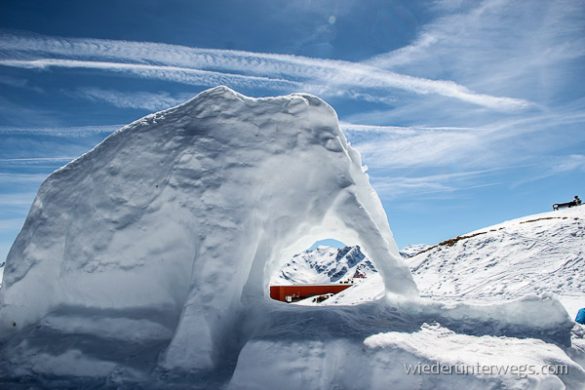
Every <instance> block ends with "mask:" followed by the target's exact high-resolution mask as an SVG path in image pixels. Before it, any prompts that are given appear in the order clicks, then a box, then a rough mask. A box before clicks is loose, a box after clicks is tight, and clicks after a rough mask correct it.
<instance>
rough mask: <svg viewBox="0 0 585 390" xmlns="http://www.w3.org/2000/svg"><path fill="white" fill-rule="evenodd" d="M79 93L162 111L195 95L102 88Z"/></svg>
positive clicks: (120, 105) (130, 106)
mask: <svg viewBox="0 0 585 390" xmlns="http://www.w3.org/2000/svg"><path fill="white" fill-rule="evenodd" d="M76 94H77V95H79V96H82V97H84V98H86V99H89V100H94V101H103V102H106V103H109V104H112V105H114V106H116V107H120V108H139V109H145V110H148V111H160V110H164V109H167V108H169V107H173V106H176V105H178V104H180V103H183V102H185V101H186V100H188V99H189V98H191V97H193V96H192V95H191V94H179V95H176V96H173V95H171V94H169V93H168V92H164V91H161V92H157V93H153V92H144V91H141V92H120V91H115V90H107V89H101V88H84V89H80V90H78V91H77V92H76Z"/></svg>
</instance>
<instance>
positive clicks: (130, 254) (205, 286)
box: [0, 87, 417, 371]
mask: <svg viewBox="0 0 585 390" xmlns="http://www.w3.org/2000/svg"><path fill="white" fill-rule="evenodd" d="M331 235H334V236H335V237H338V238H339V239H341V240H344V241H345V242H360V243H361V244H362V249H363V251H364V253H367V255H368V257H369V258H371V259H372V260H373V261H375V262H376V264H377V265H378V271H379V273H380V274H381V275H382V278H383V280H384V283H385V286H386V288H387V290H388V292H391V293H393V294H395V295H397V296H402V295H405V296H414V295H416V294H417V288H416V286H415V284H414V282H413V280H412V277H411V275H410V272H409V270H408V268H406V267H405V266H404V265H403V263H402V259H401V257H400V255H399V254H398V250H397V248H396V245H395V243H394V239H393V236H392V233H391V231H390V228H389V226H388V222H387V217H386V214H385V212H384V210H383V208H382V205H381V202H380V200H379V198H378V196H377V195H376V193H375V192H374V191H373V189H372V187H371V186H370V184H369V181H368V177H367V175H366V174H365V173H364V172H363V169H362V164H361V159H360V156H359V154H358V153H357V152H356V151H355V150H353V149H352V148H351V147H350V146H349V145H348V143H347V141H346V139H345V137H344V135H343V134H342V132H341V131H340V130H339V127H338V121H337V116H336V114H335V112H334V110H333V109H332V108H331V107H330V106H329V105H327V104H326V103H325V102H323V101H322V100H320V99H319V98H317V97H314V96H311V95H306V94H294V95H290V96H284V97H275V98H262V99H254V98H249V97H245V96H243V95H240V94H238V93H236V92H234V91H232V90H230V89H228V88H226V87H217V88H214V89H211V90H208V91H205V92H203V93H201V94H199V95H198V96H196V97H195V98H193V99H192V100H190V101H188V102H186V103H184V104H182V105H180V106H178V107H175V108H171V109H169V110H166V111H162V112H159V113H156V114H152V115H149V116H147V117H144V118H142V119H140V120H138V121H136V122H134V123H132V124H130V125H129V126H127V127H125V128H123V129H121V130H119V131H117V132H116V133H114V134H113V135H111V136H110V137H108V138H107V139H106V140H105V141H104V142H103V143H101V144H100V145H98V146H97V147H96V148H94V149H93V150H91V151H90V152H88V153H87V154H85V155H83V156H81V157H80V158H78V159H77V160H75V161H73V162H72V163H70V164H68V165H67V166H65V167H64V168H62V169H60V170H58V171H56V172H55V173H53V174H52V175H51V176H50V177H49V178H48V179H47V180H46V181H45V182H44V183H43V184H42V185H41V188H40V189H39V192H38V194H37V196H36V198H35V200H34V203H33V205H32V207H31V210H30V212H29V215H28V217H27V219H26V221H25V224H24V227H23V228H22V231H21V232H20V234H19V235H18V237H17V239H16V241H15V243H14V245H13V247H12V248H11V250H10V252H9V254H8V257H7V261H6V269H5V273H4V282H3V286H2V289H1V291H0V302H1V305H2V307H1V311H0V321H1V323H2V328H1V333H2V336H3V337H4V338H5V337H6V336H7V335H8V334H10V332H12V331H16V330H18V329H23V328H25V327H27V326H28V325H31V324H34V323H37V322H38V321H39V320H41V319H42V318H43V317H45V316H46V315H47V314H48V313H55V312H59V313H60V314H59V317H68V316H69V317H68V318H70V319H71V323H77V321H76V318H79V316H80V315H81V316H86V317H91V318H93V317H100V316H102V317H105V318H106V319H104V321H107V322H106V323H110V324H111V323H113V322H116V323H117V324H118V325H117V326H119V327H124V324H126V323H127V321H128V320H129V319H128V318H125V317H131V318H130V319H135V318H134V317H139V319H141V320H145V321H135V322H133V324H134V325H133V326H134V328H135V330H136V334H142V335H144V337H145V340H146V341H149V342H150V341H152V340H151V339H150V335H151V334H152V329H153V326H154V325H153V322H154V323H161V326H164V327H166V328H167V329H168V330H167V331H166V332H168V334H169V335H171V336H170V337H169V339H168V340H167V342H168V347H167V348H166V350H165V352H164V354H163V358H162V359H161V366H163V367H165V368H168V369H184V370H189V371H192V370H195V371H197V370H208V369H212V368H213V367H215V366H216V363H218V362H221V361H222V359H223V358H222V351H224V350H225V349H226V348H227V347H226V345H227V344H230V343H231V340H229V337H226V334H230V333H231V330H232V329H233V327H235V326H237V325H238V319H237V316H238V313H240V312H242V311H246V310H247V309H246V308H247V307H250V306H255V307H256V306H262V305H265V304H267V302H268V301H269V298H268V283H269V279H270V276H271V275H273V274H274V273H275V272H276V270H278V269H280V267H281V266H282V265H283V264H282V262H283V259H286V258H289V257H290V256H292V254H294V253H298V252H300V251H301V250H303V249H304V248H306V247H308V246H309V245H310V244H311V243H313V242H315V241H318V240H322V239H325V238H328V237H329V236H331ZM80 313H81V314H80ZM84 313H85V314H84ZM88 313H89V314H88ZM128 313H134V314H132V315H130V314H128ZM52 315H54V314H52ZM163 315H164V316H163ZM161 316H163V317H162V319H161ZM108 321H109V322H108ZM65 323H67V321H66V320H63V319H61V320H57V319H51V320H50V321H49V322H47V324H50V325H51V327H54V326H59V325H60V324H65ZM76 326H78V327H77V328H76V329H82V332H90V333H93V334H94V336H96V337H102V336H103V337H104V338H108V337H110V335H109V332H111V330H110V331H108V330H105V329H103V328H99V327H95V326H94V327H91V326H88V325H87V324H85V322H84V323H83V324H82V323H80V324H78V325H76ZM67 327H68V328H70V327H71V325H67ZM100 329H102V330H100ZM163 334H165V332H163ZM155 339H156V340H155V341H157V342H158V341H160V340H159V339H160V337H156V338H155ZM70 356H71V355H67V358H69V357H70Z"/></svg>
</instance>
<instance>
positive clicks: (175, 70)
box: [0, 34, 531, 110]
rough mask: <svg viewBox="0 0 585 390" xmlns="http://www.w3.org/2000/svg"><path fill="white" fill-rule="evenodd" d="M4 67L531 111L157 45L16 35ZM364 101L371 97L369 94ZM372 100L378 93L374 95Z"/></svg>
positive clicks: (326, 69)
mask: <svg viewBox="0 0 585 390" xmlns="http://www.w3.org/2000/svg"><path fill="white" fill-rule="evenodd" d="M0 53H1V54H2V59H0V65H3V66H11V67H19V68H35V69H47V68H50V67H64V68H87V69H100V70H104V71H113V72H125V73H129V74H133V75H136V76H138V77H146V78H156V79H163V80H169V81H176V82H181V83H187V84H198V85H217V84H227V85H234V84H236V85H239V86H246V85H247V86H250V87H252V86H253V87H256V88H270V89H284V90H286V89H291V90H294V89H297V88H299V87H302V88H303V89H304V90H308V91H309V92H314V93H319V94H328V93H332V94H333V93H339V92H338V88H339V87H344V88H345V89H348V90H351V89H353V90H355V91H357V92H353V94H354V95H353V96H354V97H356V96H357V97H359V91H363V90H364V89H377V90H379V91H380V92H382V93H379V94H376V95H378V96H380V99H381V100H382V101H385V99H387V97H385V96H384V93H383V91H386V95H387V94H388V91H392V90H402V91H408V92H411V93H415V94H434V95H439V96H443V97H449V98H453V99H456V100H459V101H463V102H467V103H471V104H474V105H478V106H481V107H486V108H490V109H496V110H518V109H524V108H526V107H529V106H530V105H531V103H530V102H529V101H527V100H525V99H519V98H510V97H505V96H492V95H489V94H485V93H480V92H477V91H473V90H471V89H469V88H467V87H465V86H464V85H461V84H458V83H456V82H453V81H449V80H436V79H428V78H424V77H414V76H410V75H406V74H401V73H396V72H393V71H389V70H385V69H382V68H379V67H375V66H372V65H370V64H365V63H356V62H348V61H340V60H326V59H318V58H310V57H302V56H294V55H283V54H272V53H254V52H246V51H232V50H219V49H201V48H190V47H185V46H178V45H168V44H159V43H151V42H128V41H114V40H100V39H73V38H57V37H46V36H36V35H27V36H20V35H14V34H3V35H1V36H0ZM364 95H365V94H364ZM368 96H370V98H371V97H372V96H375V95H372V94H368Z"/></svg>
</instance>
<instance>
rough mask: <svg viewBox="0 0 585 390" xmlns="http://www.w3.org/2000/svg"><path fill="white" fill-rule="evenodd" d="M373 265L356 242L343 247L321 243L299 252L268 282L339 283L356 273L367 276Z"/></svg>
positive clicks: (278, 283)
mask: <svg viewBox="0 0 585 390" xmlns="http://www.w3.org/2000/svg"><path fill="white" fill-rule="evenodd" d="M377 272H378V271H377V270H376V267H375V266H374V264H372V262H371V261H370V260H369V259H367V258H366V256H365V255H364V254H363V253H362V251H361V248H360V247H359V245H357V246H346V247H344V248H339V249H338V248H331V247H325V246H320V247H318V248H315V249H313V250H307V251H304V252H302V253H298V254H296V255H294V256H293V258H292V259H291V260H289V261H288V262H287V263H286V264H285V265H284V266H283V267H282V269H281V270H280V271H279V272H278V273H277V274H276V275H274V276H273V277H272V279H271V280H270V284H272V285H287V284H329V283H342V282H345V281H347V280H349V279H351V278H353V277H355V276H356V274H361V275H363V276H364V277H368V276H370V275H373V274H375V273H377Z"/></svg>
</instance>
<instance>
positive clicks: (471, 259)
mask: <svg viewBox="0 0 585 390" xmlns="http://www.w3.org/2000/svg"><path fill="white" fill-rule="evenodd" d="M419 248H422V251H421V252H419V253H418V254H414V255H413V254H412V253H411V252H412V251H409V254H410V256H408V257H407V256H404V258H405V261H406V262H407V264H408V266H409V267H410V269H411V272H412V274H413V277H414V279H415V281H416V283H417V285H418V287H419V289H420V292H421V295H422V296H426V297H431V298H433V299H435V300H482V301H493V300H510V299H515V298H518V297H521V296H523V295H527V294H534V293H536V294H541V293H553V294H556V295H557V296H558V298H559V299H560V301H561V302H562V303H563V305H564V306H565V308H566V309H567V311H568V312H569V315H570V316H571V317H572V318H574V316H575V314H576V312H577V309H578V308H579V307H585V206H581V207H576V208H571V209H565V210H560V211H554V212H547V213H542V214H536V215H530V216H526V217H522V218H518V219H514V220H511V221H506V222H502V223H500V224H497V225H494V226H489V227H486V228H483V229H479V230H476V231H473V232H470V233H468V234H465V235H462V236H458V237H455V238H452V239H449V240H446V241H444V242H442V243H439V244H437V245H433V246H419ZM383 290H384V286H383V284H382V281H381V280H379V279H376V278H370V279H368V280H366V281H365V282H364V283H362V285H360V286H359V289H357V288H353V287H352V288H350V289H348V290H346V291H343V292H341V293H340V294H337V295H336V296H334V297H332V298H331V299H329V300H327V301H326V302H327V304H339V305H345V304H355V303H359V302H363V301H366V300H371V299H375V298H378V297H380V296H382V295H383V293H384V291H383Z"/></svg>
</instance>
